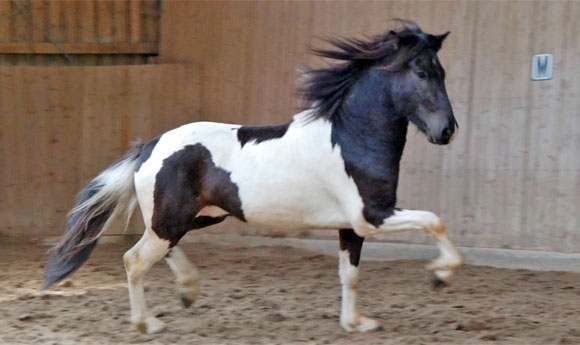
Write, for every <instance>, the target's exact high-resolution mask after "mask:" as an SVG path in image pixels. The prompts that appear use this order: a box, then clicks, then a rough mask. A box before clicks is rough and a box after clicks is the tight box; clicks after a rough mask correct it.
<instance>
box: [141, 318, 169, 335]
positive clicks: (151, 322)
mask: <svg viewBox="0 0 580 345" xmlns="http://www.w3.org/2000/svg"><path fill="white" fill-rule="evenodd" d="M135 327H137V330H139V332H141V333H144V334H154V333H161V332H163V331H165V330H166V329H167V327H166V325H165V322H163V321H161V320H159V319H157V318H155V317H153V316H150V317H148V318H146V319H145V321H141V322H137V323H135Z"/></svg>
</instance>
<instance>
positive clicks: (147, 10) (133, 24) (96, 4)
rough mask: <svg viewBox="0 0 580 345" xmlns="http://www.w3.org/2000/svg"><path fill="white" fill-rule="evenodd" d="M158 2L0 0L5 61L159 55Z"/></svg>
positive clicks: (89, 61) (106, 61)
mask: <svg viewBox="0 0 580 345" xmlns="http://www.w3.org/2000/svg"><path fill="white" fill-rule="evenodd" d="M159 14H160V2H159V1H156V0H82V1H80V0H11V1H7V0H3V1H0V65H3V66H14V65H27V66H30V65H51V66H54V65H66V66H68V65H127V64H142V63H147V61H148V59H149V57H150V56H152V55H157V53H158V41H159V23H160V21H159V17H160V16H159Z"/></svg>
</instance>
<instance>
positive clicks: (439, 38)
mask: <svg viewBox="0 0 580 345" xmlns="http://www.w3.org/2000/svg"><path fill="white" fill-rule="evenodd" d="M450 33H451V31H447V32H446V33H444V34H442V35H435V36H434V37H435V42H436V49H435V50H437V51H439V49H441V45H443V41H445V38H447V36H449V34H450Z"/></svg>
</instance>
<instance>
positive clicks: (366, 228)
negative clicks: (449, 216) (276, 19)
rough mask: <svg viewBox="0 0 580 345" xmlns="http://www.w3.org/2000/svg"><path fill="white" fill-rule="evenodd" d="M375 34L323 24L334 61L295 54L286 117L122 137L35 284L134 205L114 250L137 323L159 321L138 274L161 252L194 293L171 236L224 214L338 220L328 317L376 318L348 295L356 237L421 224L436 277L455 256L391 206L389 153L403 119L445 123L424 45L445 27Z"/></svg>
mask: <svg viewBox="0 0 580 345" xmlns="http://www.w3.org/2000/svg"><path fill="white" fill-rule="evenodd" d="M400 22H401V23H402V24H401V25H397V26H396V27H395V28H392V29H389V30H387V31H385V32H383V33H380V34H376V35H374V36H365V37H363V38H347V37H334V38H330V39H328V42H329V44H330V48H325V49H312V52H313V54H315V55H317V56H320V57H322V58H326V59H331V60H337V61H335V62H334V63H328V64H327V65H325V66H324V67H320V68H312V67H307V68H305V69H304V70H303V71H302V74H301V76H302V78H303V79H302V82H301V84H300V86H299V91H300V93H301V99H302V101H303V104H304V105H305V106H304V108H303V109H301V111H300V112H299V113H298V114H296V115H294V116H293V117H292V120H291V121H290V122H289V123H285V124H280V125H271V126H247V125H239V124H225V123H215V122H193V123H189V124H185V125H183V126H181V127H178V128H175V129H172V130H169V131H167V132H165V133H163V134H161V135H160V136H158V137H156V138H154V139H152V140H150V141H149V142H147V143H139V144H136V145H134V146H133V147H132V148H131V149H130V150H129V151H128V152H127V153H126V154H125V155H124V156H123V157H122V158H120V159H119V160H118V161H117V162H116V163H114V164H112V165H111V166H110V167H108V168H106V169H105V170H104V171H102V172H101V173H100V174H99V175H98V176H96V177H95V178H94V179H93V180H92V181H90V182H89V183H88V185H87V186H86V187H85V188H84V189H82V190H81V191H80V192H79V194H78V196H77V198H76V204H75V206H74V208H73V209H72V210H71V211H70V213H69V215H68V220H67V223H66V226H65V231H64V234H63V235H62V236H61V238H60V239H59V241H58V242H57V243H56V244H55V245H54V247H53V248H52V250H51V256H50V258H49V261H48V264H47V266H46V272H45V276H44V288H50V287H52V286H54V285H55V284H57V283H58V282H60V281H61V280H63V279H64V278H66V277H67V276H69V275H70V274H71V273H72V272H74V271H75V270H77V269H78V268H79V267H80V266H81V265H82V264H83V263H84V262H85V261H86V260H87V259H88V257H89V255H90V253H91V252H92V250H93V249H94V248H95V245H96V243H97V239H98V238H99V236H101V235H102V234H103V232H104V231H105V230H106V229H107V227H108V225H109V223H110V220H111V219H113V218H115V217H116V216H126V217H130V215H131V214H132V213H133V211H134V209H135V208H136V206H137V204H138V206H139V207H140V209H141V213H142V216H143V221H144V224H145V231H144V233H143V235H142V237H141V238H140V240H139V241H138V242H137V243H136V244H135V245H134V246H133V247H132V248H130V249H129V250H128V251H127V252H126V253H125V254H124V256H123V262H124V265H125V268H126V272H127V282H128V290H129V299H130V306H131V322H132V324H133V325H134V326H135V327H136V328H137V329H138V330H139V331H141V332H143V333H147V334H150V333H156V332H160V331H162V330H165V329H166V325H165V324H164V323H163V322H162V321H161V320H159V319H157V318H156V317H155V316H154V315H153V314H152V313H151V312H150V311H149V309H148V308H147V306H146V301H145V295H144V288H143V280H144V277H145V275H146V273H147V272H148V271H149V269H150V268H151V267H152V265H153V264H155V263H156V262H157V261H159V260H161V259H162V258H165V260H166V262H167V264H168V265H169V267H170V269H171V270H172V271H173V273H174V275H175V279H176V282H177V289H178V292H179V294H180V296H181V300H182V303H183V305H184V306H185V307H188V306H189V305H191V304H192V303H193V302H194V301H195V300H196V298H197V296H198V294H199V279H200V278H199V274H198V270H197V268H196V267H195V266H194V264H192V263H191V262H190V261H189V260H188V258H187V256H186V255H185V253H184V252H183V250H182V249H181V248H180V247H179V246H178V243H179V241H180V239H181V238H182V237H183V236H184V235H185V234H186V233H188V232H189V231H191V230H194V229H200V228H204V227H207V226H210V225H213V224H217V223H220V222H222V221H223V220H224V219H226V217H234V218H237V219H238V220H240V221H242V222H246V223H248V224H251V225H254V226H258V227H263V228H267V229H268V228H274V229H277V230H305V229H328V230H334V231H336V230H338V235H339V246H340V250H339V260H338V261H339V278H340V282H341V286H342V301H341V311H340V324H341V326H342V327H343V328H344V329H345V330H346V331H360V332H364V331H370V330H377V329H380V327H381V326H380V324H379V322H378V321H377V320H374V319H371V318H368V317H365V316H363V315H362V314H361V313H360V312H359V311H358V308H357V303H356V299H357V286H358V281H359V278H358V276H359V261H360V255H361V249H362V245H363V242H364V239H365V238H366V237H367V236H372V235H375V234H384V233H391V232H396V231H403V230H423V231H425V232H426V233H428V234H429V235H431V236H432V237H434V239H435V240H436V243H437V245H438V247H439V249H440V256H439V257H438V258H436V259H435V260H434V261H432V262H431V263H430V264H428V265H427V269H428V270H430V271H432V273H431V280H432V284H433V286H434V287H436V288H438V287H443V286H445V285H448V284H449V283H450V282H451V281H452V279H453V277H454V275H455V273H456V272H457V271H458V270H459V268H460V266H461V265H462V264H463V258H462V256H461V254H460V253H459V251H458V250H457V248H456V247H455V246H454V244H453V243H452V242H451V240H450V238H449V236H448V233H447V231H446V227H445V224H444V223H443V221H442V220H441V219H440V218H439V217H438V216H437V215H435V214H434V213H432V212H429V211H422V210H411V209H401V208H398V207H397V206H396V192H397V181H398V177H399V164H400V160H401V156H402V154H403V148H404V146H405V141H406V134H407V127H408V125H409V123H413V124H414V125H415V126H416V127H417V128H418V130H419V131H420V132H422V133H424V134H425V136H426V137H427V140H428V141H429V142H431V143H433V144H438V145H445V144H448V143H450V142H451V141H452V140H453V138H454V136H455V133H456V130H457V128H458V124H457V121H456V119H455V117H454V114H453V110H452V107H451V103H450V100H449V97H448V95H447V91H446V88H445V71H444V69H443V67H442V66H441V64H440V61H439V59H438V57H437V53H438V51H439V50H440V48H441V46H442V43H443V41H444V40H445V38H446V37H447V35H448V34H449V32H447V33H445V34H442V35H432V34H428V33H425V32H423V31H422V30H421V28H420V27H419V26H418V25H417V24H416V23H414V22H412V21H406V20H401V21H400Z"/></svg>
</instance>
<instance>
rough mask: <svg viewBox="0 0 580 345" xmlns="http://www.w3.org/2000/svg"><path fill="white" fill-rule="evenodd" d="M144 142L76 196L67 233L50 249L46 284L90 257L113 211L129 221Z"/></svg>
mask: <svg viewBox="0 0 580 345" xmlns="http://www.w3.org/2000/svg"><path fill="white" fill-rule="evenodd" d="M142 146H143V144H137V145H134V146H133V148H132V149H131V150H129V151H128V152H127V153H126V154H125V156H123V157H122V158H121V159H120V160H119V161H117V162H116V163H115V164H113V165H111V166H110V167H109V168H107V169H106V170H104V171H103V172H101V173H100V174H99V175H98V176H97V177H95V178H94V179H93V180H92V181H91V182H90V183H89V184H88V185H87V186H86V187H85V188H84V189H83V190H82V191H81V192H80V193H79V194H78V196H77V198H76V205H75V207H74V208H73V209H72V210H71V211H70V213H69V215H68V221H67V224H66V227H65V231H64V234H63V235H62V237H61V238H60V240H59V241H58V242H57V243H56V245H55V246H54V247H53V248H52V249H51V250H50V252H51V257H50V260H49V262H48V265H47V267H46V272H45V275H44V284H43V287H44V288H45V289H46V288H50V287H52V286H54V285H55V284H56V283H58V282H59V281H61V280H63V279H64V278H66V277H67V276H69V275H70V274H71V273H73V272H74V271H75V270H76V269H78V268H79V267H81V265H82V264H83V263H84V262H85V261H87V259H88V258H89V255H90V254H91V252H92V251H93V249H94V248H95V245H96V244H97V239H98V238H99V237H100V236H101V235H102V234H103V232H105V230H107V227H108V226H109V224H110V221H111V220H112V219H114V218H115V217H113V215H123V214H124V215H125V216H126V217H127V218H126V219H127V222H128V221H129V218H130V217H131V215H132V213H133V211H134V210H135V207H136V205H137V197H136V194H135V186H134V183H133V178H134V174H135V168H136V165H137V161H138V158H139V155H140V154H141V149H142Z"/></svg>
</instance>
